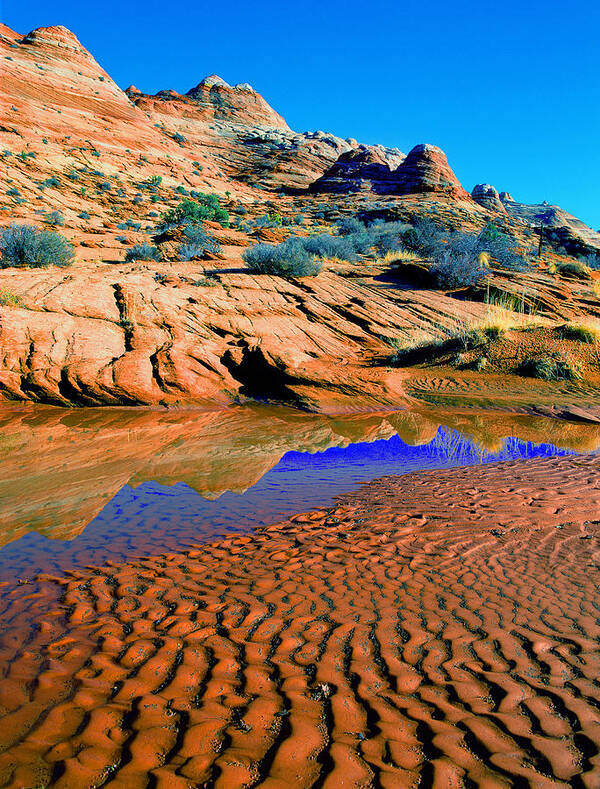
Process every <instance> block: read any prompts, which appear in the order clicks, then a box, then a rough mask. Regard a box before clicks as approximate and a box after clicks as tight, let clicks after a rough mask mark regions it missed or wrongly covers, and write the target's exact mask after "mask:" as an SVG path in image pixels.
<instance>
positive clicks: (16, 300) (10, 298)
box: [0, 290, 25, 307]
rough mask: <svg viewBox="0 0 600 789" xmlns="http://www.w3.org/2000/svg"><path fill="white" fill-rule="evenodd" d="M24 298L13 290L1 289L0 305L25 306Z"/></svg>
mask: <svg viewBox="0 0 600 789" xmlns="http://www.w3.org/2000/svg"><path fill="white" fill-rule="evenodd" d="M24 306H25V305H24V303H23V299H22V298H21V297H20V296H19V295H17V294H16V293H13V291H12V290H0V307H24Z"/></svg>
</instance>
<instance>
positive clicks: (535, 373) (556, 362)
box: [517, 353, 581, 381]
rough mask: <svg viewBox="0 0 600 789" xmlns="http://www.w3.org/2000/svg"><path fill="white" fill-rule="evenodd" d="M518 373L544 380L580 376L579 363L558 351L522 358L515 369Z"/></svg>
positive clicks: (563, 379)
mask: <svg viewBox="0 0 600 789" xmlns="http://www.w3.org/2000/svg"><path fill="white" fill-rule="evenodd" d="M517 373H518V374H519V375H525V376H527V377H528V378H541V379H542V380H544V381H576V380H578V379H579V378H581V370H580V368H579V365H577V364H574V363H573V362H570V361H568V360H567V359H565V358H564V356H561V355H560V354H558V353H551V354H548V355H545V356H538V357H532V358H528V359H524V360H523V361H522V362H521V364H520V365H519V367H518V369H517Z"/></svg>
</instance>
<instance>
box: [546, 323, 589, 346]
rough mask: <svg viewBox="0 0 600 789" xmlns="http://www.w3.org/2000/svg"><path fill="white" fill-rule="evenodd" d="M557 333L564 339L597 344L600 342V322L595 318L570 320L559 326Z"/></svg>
mask: <svg viewBox="0 0 600 789" xmlns="http://www.w3.org/2000/svg"><path fill="white" fill-rule="evenodd" d="M556 333H557V334H558V336H559V337H561V339H563V340H576V341H577V342H585V343H588V344H590V345H597V344H598V343H599V342H600V322H598V321H595V320H593V319H589V320H582V321H569V322H568V323H563V324H561V325H560V326H557V327H556Z"/></svg>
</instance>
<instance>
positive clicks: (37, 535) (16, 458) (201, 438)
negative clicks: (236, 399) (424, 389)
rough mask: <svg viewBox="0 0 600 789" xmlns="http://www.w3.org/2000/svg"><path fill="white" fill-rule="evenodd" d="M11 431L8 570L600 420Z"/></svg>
mask: <svg viewBox="0 0 600 789" xmlns="http://www.w3.org/2000/svg"><path fill="white" fill-rule="evenodd" d="M0 428H1V429H0V436H1V438H0V523H1V524H2V527H1V534H0V545H3V546H4V548H3V550H2V551H0V577H2V578H7V577H15V574H17V575H18V573H19V572H26V571H27V574H28V575H30V574H31V571H32V570H41V569H44V570H47V569H49V568H56V569H66V568H68V567H70V566H74V565H81V564H82V563H84V564H95V563H100V562H104V561H106V560H109V559H114V560H122V559H125V558H127V557H131V556H132V555H141V553H143V552H152V553H157V552H160V551H165V550H167V551H168V550H175V549H178V548H181V547H182V546H183V545H185V544H190V543H193V542H194V541H200V540H202V539H207V538H209V537H211V536H214V534H216V533H222V532H224V531H230V530H234V529H247V528H251V527H252V526H256V525H261V524H264V523H268V522H273V521H274V520H277V519H279V518H282V517H285V516H286V515H290V514H292V513H295V512H298V511H305V510H308V509H311V508H315V507H321V506H327V505H329V504H330V503H331V501H332V500H333V497H334V496H335V495H338V494H342V493H345V492H347V491H349V490H353V489H355V488H356V486H357V485H359V484H360V483H362V482H365V481H368V480H371V479H373V478H375V477H378V476H382V475H385V474H392V473H394V474H398V473H405V472H407V471H411V470H420V469H426V468H441V467H444V466H448V465H467V464H472V463H478V462H487V461H491V460H504V459H511V458H518V457H532V456H535V455H540V454H556V453H557V451H559V449H560V451H563V450H564V451H575V452H588V451H593V450H595V449H597V448H598V447H599V446H600V427H599V426H590V425H585V424H576V423H568V422H561V421H558V420H550V419H547V418H544V417H537V418H536V417H527V416H514V415H507V414H500V415H494V414H489V413H488V414H481V413H478V414H457V413H455V412H450V413H444V412H437V411H432V410H428V411H420V412H414V411H400V412H389V413H384V414H364V415H356V414H354V415H349V416H343V417H331V416H324V415H319V414H304V413H300V412H297V411H292V410H288V409H285V408H274V407H260V406H255V407H247V406H244V407H238V408H231V409H227V410H225V411H215V412H196V411H189V412H185V411H184V412H164V411H160V412H158V411H156V412H155V411H147V410H146V411H135V410H118V411H117V410H111V411H107V410H101V409H97V410H96V409H83V410H78V411H68V412H65V411H63V410H56V409H27V410H16V409H14V410H6V409H5V410H3V411H2V412H1V413H0ZM557 448H558V449H557ZM86 527H87V528H86ZM65 541H70V542H67V543H65ZM19 568H20V569H19Z"/></svg>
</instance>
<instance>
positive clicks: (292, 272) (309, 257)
mask: <svg viewBox="0 0 600 789" xmlns="http://www.w3.org/2000/svg"><path fill="white" fill-rule="evenodd" d="M242 257H243V259H244V260H245V262H246V263H247V264H248V268H249V269H250V271H253V272H255V273H257V274H274V275H275V276H279V277H314V276H315V275H316V274H318V273H319V271H320V270H321V263H320V261H319V260H317V259H315V256H314V254H312V253H310V252H308V251H307V250H306V249H305V248H304V246H303V245H302V243H301V242H300V240H299V239H296V238H290V239H288V240H287V241H284V242H283V243H282V244H255V245H254V246H253V247H249V248H248V249H247V250H246V251H245V252H244V254H243V255H242Z"/></svg>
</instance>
